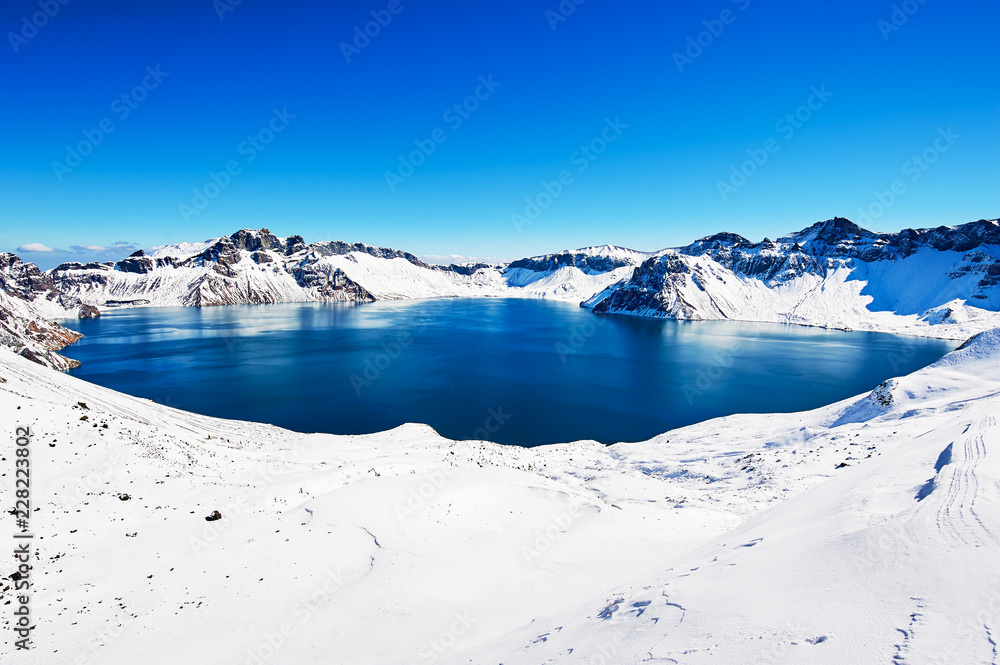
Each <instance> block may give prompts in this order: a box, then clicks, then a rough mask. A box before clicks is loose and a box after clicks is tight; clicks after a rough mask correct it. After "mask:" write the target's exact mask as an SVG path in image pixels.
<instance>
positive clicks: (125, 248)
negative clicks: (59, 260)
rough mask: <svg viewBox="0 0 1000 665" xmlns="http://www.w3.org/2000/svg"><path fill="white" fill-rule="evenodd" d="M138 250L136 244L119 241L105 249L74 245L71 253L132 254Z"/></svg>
mask: <svg viewBox="0 0 1000 665" xmlns="http://www.w3.org/2000/svg"><path fill="white" fill-rule="evenodd" d="M137 249H139V248H138V247H137V246H135V245H134V244H132V243H130V242H124V241H122V240H119V241H118V242H116V243H114V244H112V245H111V246H110V247H105V246H103V245H72V246H71V247H70V248H69V251H70V252H71V253H73V254H91V253H96V254H106V253H109V252H111V253H115V254H131V253H132V252H134V251H135V250H137Z"/></svg>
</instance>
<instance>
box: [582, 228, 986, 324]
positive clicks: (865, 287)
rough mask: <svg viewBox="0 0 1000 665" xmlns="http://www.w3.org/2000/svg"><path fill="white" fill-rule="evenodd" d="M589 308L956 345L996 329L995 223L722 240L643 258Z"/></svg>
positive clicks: (708, 240)
mask: <svg viewBox="0 0 1000 665" xmlns="http://www.w3.org/2000/svg"><path fill="white" fill-rule="evenodd" d="M586 306H588V307H592V308H593V310H594V311H595V312H598V313H613V314H632V315H638V316H657V317H666V318H675V319H693V320H701V319H737V320H743V321H771V322H780V323H796V324H804V325H816V326H826V327H835V328H847V329H852V328H854V329H858V328H860V329H872V330H883V331H889V332H901V333H907V334H922V335H929V336H936V337H946V338H951V339H963V338H965V337H967V336H968V335H970V334H973V333H976V332H980V331H983V330H986V329H989V328H992V327H995V326H997V325H1000V315H998V313H997V312H998V310H1000V225H998V222H997V221H996V220H992V221H989V220H981V221H978V222H973V223H970V224H964V225H961V226H956V227H939V228H936V229H919V230H912V229H907V230H904V231H901V232H899V233H895V234H887V233H874V232H872V231H867V230H865V229H862V228H861V227H859V226H857V225H856V224H853V223H852V222H850V221H849V220H846V219H842V218H837V219H832V220H828V221H825V222H819V223H817V224H814V225H813V226H810V227H809V228H807V229H805V230H803V231H799V232H797V233H792V234H789V235H787V236H785V237H783V238H779V239H778V240H777V241H771V240H768V239H766V238H765V239H764V240H763V241H762V242H759V243H752V242H750V241H749V240H747V239H746V238H743V237H741V236H739V235H736V234H733V233H720V234H716V235H713V236H709V237H707V238H702V239H701V240H698V241H697V242H694V243H692V244H690V245H688V246H686V247H680V248H676V249H669V250H664V251H663V252H659V253H658V254H656V255H655V256H652V257H650V258H648V259H646V260H645V261H644V262H643V263H642V264H641V265H640V266H639V267H638V268H637V269H636V270H635V271H634V272H633V274H632V275H631V276H630V277H629V279H628V280H626V281H625V282H623V283H620V284H615V285H613V286H612V287H611V288H609V289H606V290H605V291H603V292H601V293H599V294H597V295H596V296H594V297H593V298H591V299H590V300H589V301H588V302H587V303H586Z"/></svg>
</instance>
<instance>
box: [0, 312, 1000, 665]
mask: <svg viewBox="0 0 1000 665" xmlns="http://www.w3.org/2000/svg"><path fill="white" fill-rule="evenodd" d="M998 412H1000V331H993V332H990V333H986V334H983V335H981V336H979V337H978V338H976V339H974V340H972V341H970V342H969V343H968V344H966V345H965V346H964V347H963V348H962V349H960V350H958V351H955V352H953V353H951V354H949V355H948V356H946V357H945V358H943V359H942V360H941V361H939V362H938V363H936V364H935V365H932V366H930V367H928V368H925V369H923V370H921V371H919V372H916V373H914V374H912V375H910V376H906V377H900V378H897V379H893V380H890V381H887V382H885V383H884V384H883V385H882V386H880V387H879V388H878V389H877V390H875V391H874V392H873V393H871V394H869V395H859V396H857V397H855V398H851V399H847V400H844V401H842V402H839V403H837V404H832V405H830V406H827V407H823V408H821V409H817V410H815V411H809V412H803V413H794V414H756V415H736V416H730V417H726V418H721V419H716V420H712V421H708V422H705V423H701V424H698V425H694V426H691V427H686V428H683V429H679V430H675V431H671V432H667V433H665V434H663V435H661V436H658V437H656V438H654V439H652V440H650V441H648V442H645V443H639V444H618V445H614V446H603V445H599V444H596V443H594V442H577V443H570V444H563V445H556V446H542V447H537V448H519V447H513V446H501V445H496V444H490V443H484V442H479V441H450V440H447V439H443V438H441V437H440V436H438V435H437V434H435V433H434V432H433V431H432V430H431V429H430V428H428V427H425V426H421V425H406V426H403V427H400V428H398V429H395V430H392V431H389V432H384V433H380V434H373V435H367V436H335V435H326V434H313V435H307V434H297V433H294V432H289V431H286V430H281V429H278V428H275V427H272V426H269V425H262V424H256V423H244V422H238V421H228V420H218V419H214V418H207V417H203V416H198V415H195V414H191V413H185V412H182V411H178V410H175V409H172V408H169V407H167V406H163V405H160V404H155V403H153V402H150V401H147V400H143V399H137V398H134V397H130V396H127V395H123V394H120V393H116V392H114V391H111V390H107V389H105V388H101V387H99V386H96V385H93V384H89V383H86V382H83V381H80V380H78V379H76V378H74V377H72V376H68V375H65V374H61V373H58V372H53V371H51V370H48V369H46V368H44V367H40V366H38V365H37V364H34V363H30V362H27V361H26V360H25V359H24V358H21V357H18V356H17V355H15V354H13V353H10V352H9V351H5V350H0V418H2V419H3V422H5V423H9V424H10V425H9V426H10V427H11V431H12V432H13V427H14V426H30V427H31V428H32V430H33V437H32V442H31V444H30V450H31V466H32V468H33V469H34V474H33V475H32V478H31V491H32V499H31V503H32V511H31V513H30V515H31V517H30V524H31V528H32V531H33V532H34V533H35V534H36V537H35V539H34V540H32V541H31V547H30V549H31V565H32V567H33V568H32V570H30V571H29V572H28V578H27V579H30V582H31V584H32V586H31V588H30V591H31V603H32V605H31V608H32V614H31V620H32V625H33V629H32V630H31V631H30V635H31V638H32V641H33V645H34V648H33V649H31V650H29V651H21V652H18V653H17V657H16V658H14V659H13V660H17V662H23V663H24V664H25V665H49V664H51V663H65V662H74V663H94V665H126V664H128V665H132V664H134V663H143V664H144V665H174V664H175V663H185V664H186V665H203V664H204V665H210V664H214V663H247V664H252V665H263V664H272V663H294V664H295V665H312V664H315V665H319V664H320V663H330V662H338V663H341V662H342V663H351V664H352V665H369V664H370V665H375V664H387V663H401V664H402V663H406V664H412V663H439V664H441V665H447V664H455V665H458V664H459V663H461V664H468V663H505V664H506V665H539V664H541V663H547V664H550V665H560V664H562V663H565V664H567V665H569V664H577V663H584V664H588V665H593V664H596V663H615V664H621V665H631V664H637V663H684V664H685V665H700V664H702V663H705V664H709V663H713V664H714V663H760V664H764V663H769V664H772V665H778V664H787V665H799V664H801V663H816V664H823V665H827V664H828V665H843V664H844V663H852V664H853V663H913V664H916V663H962V664H963V665H964V664H967V663H969V664H971V663H995V662H997V655H996V653H997V652H996V646H995V645H996V643H997V635H998V634H1000V601H998V600H997V599H998V598H1000V575H998V573H997V567H996V562H997V561H998V560H1000V462H998V460H1000V456H997V455H996V454H995V453H996V451H994V450H993V446H997V445H1000V438H998V432H1000V430H998V429H997V427H996V414H997V413H998ZM13 439H14V437H13V436H8V437H6V438H5V439H4V442H3V443H0V447H2V451H0V452H2V453H3V454H2V455H0V457H3V458H4V459H6V460H7V462H6V463H7V464H10V465H11V466H9V467H7V470H6V471H4V472H3V473H6V474H7V475H8V477H11V476H12V475H13V471H12V469H13V460H14V459H15V455H14V453H13V448H14V441H13ZM17 459H20V458H17ZM14 494H15V485H14V483H13V482H5V483H0V503H2V504H3V505H4V506H7V507H9V508H13V507H14V506H15V503H16V501H15V496H14ZM5 510H6V509H5ZM216 511H218V515H219V516H221V517H220V519H217V520H214V521H207V520H206V518H207V517H215V514H216ZM10 519H11V522H10V524H11V526H12V528H13V518H10ZM17 566H18V561H17V559H15V558H14V557H4V558H3V559H2V560H0V579H2V580H3V581H2V582H0V606H3V607H5V608H8V610H5V611H4V612H2V613H0V624H2V628H3V630H2V633H3V636H2V638H0V653H13V651H14V640H15V639H18V637H17V634H16V633H15V632H14V630H13V622H14V621H16V617H15V616H14V614H13V608H15V607H17V603H18V599H17V591H15V588H14V580H15V579H16V580H18V581H25V579H26V578H25V577H24V573H22V572H20V571H18V570H17ZM4 603H6V604H4ZM179 635H183V639H179V638H178V636H179ZM6 660H11V659H6Z"/></svg>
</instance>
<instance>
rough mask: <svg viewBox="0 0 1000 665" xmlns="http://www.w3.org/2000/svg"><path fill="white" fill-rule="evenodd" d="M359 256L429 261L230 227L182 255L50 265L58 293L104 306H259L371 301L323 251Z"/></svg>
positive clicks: (355, 245)
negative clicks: (230, 231) (229, 231)
mask: <svg viewBox="0 0 1000 665" xmlns="http://www.w3.org/2000/svg"><path fill="white" fill-rule="evenodd" d="M354 254H364V255H367V256H371V257H374V258H378V259H402V260H404V261H406V262H408V263H410V264H412V265H414V266H417V267H420V268H426V269H430V268H431V266H429V265H427V264H426V263H424V262H422V261H420V260H419V259H418V258H417V257H415V256H414V255H412V254H409V253H407V252H400V251H397V250H394V249H387V248H383V247H373V246H371V245H365V244H363V243H353V244H349V243H344V242H319V243H314V244H312V245H306V244H305V242H304V241H303V239H302V237H301V236H290V237H288V238H285V239H280V238H277V237H276V236H275V235H274V234H272V233H271V232H270V231H269V230H267V229H260V230H257V231H255V230H249V229H244V230H241V231H237V232H236V233H234V234H232V235H231V236H228V237H225V238H219V239H218V240H215V241H212V242H210V243H208V244H207V245H205V246H204V247H203V248H202V249H201V250H200V251H197V252H195V253H192V254H190V255H188V256H174V255H169V254H168V255H162V256H157V255H155V254H154V255H152V256H150V255H146V254H145V252H143V251H142V250H140V251H138V252H135V253H134V254H132V255H131V256H129V257H128V258H126V259H123V260H121V261H118V262H117V263H89V264H80V263H64V264H62V265H60V266H57V267H56V268H54V269H53V270H51V271H49V277H51V282H52V283H53V284H54V285H55V287H56V288H58V289H59V290H60V291H62V292H64V293H67V294H73V295H74V296H76V297H79V298H81V299H83V300H85V301H87V302H91V303H96V304H100V305H107V306H111V307H116V306H129V305H135V306H139V305H154V306H155V305H187V306H192V307H209V306H215V305H238V304H266V303H280V302H304V301H312V300H320V301H322V300H328V301H357V302H371V301H373V300H375V299H376V297H375V296H374V295H372V293H371V292H369V291H368V290H367V289H365V288H364V287H363V286H361V285H359V284H358V283H357V282H355V281H353V280H352V279H351V278H350V277H348V275H347V273H345V272H344V271H343V270H341V269H339V268H337V267H336V266H333V265H332V264H331V263H330V262H329V261H326V260H325V259H327V258H328V257H350V256H351V255H354Z"/></svg>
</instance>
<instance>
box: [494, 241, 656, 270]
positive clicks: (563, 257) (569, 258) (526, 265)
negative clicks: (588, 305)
mask: <svg viewBox="0 0 1000 665" xmlns="http://www.w3.org/2000/svg"><path fill="white" fill-rule="evenodd" d="M595 249H596V250H599V251H597V252H595V251H593V250H595ZM588 250H590V251H588ZM642 256H643V255H642V253H641V252H634V251H632V250H628V249H625V248H623V247H601V248H587V249H586V250H578V251H575V252H560V253H558V254H547V255H545V256H536V257H532V258H527V259H519V260H517V261H512V262H511V263H508V264H507V266H506V267H505V270H516V269H518V268H520V269H523V270H530V271H533V272H552V271H555V270H558V269H560V268H565V267H567V266H572V267H574V268H579V269H580V270H581V271H582V272H584V273H605V272H611V271H612V270H615V269H616V268H623V267H625V266H632V265H636V264H637V263H638V262H639V261H638V260H637V259H638V258H640V257H642Z"/></svg>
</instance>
